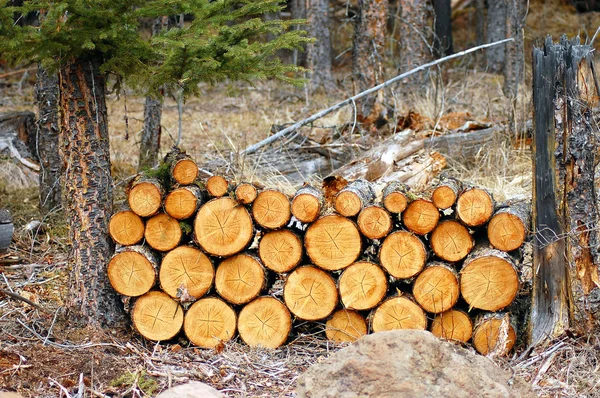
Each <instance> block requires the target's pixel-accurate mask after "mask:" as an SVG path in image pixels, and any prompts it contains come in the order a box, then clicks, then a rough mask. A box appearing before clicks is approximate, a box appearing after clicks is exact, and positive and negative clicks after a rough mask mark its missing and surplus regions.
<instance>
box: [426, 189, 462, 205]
mask: <svg viewBox="0 0 600 398" xmlns="http://www.w3.org/2000/svg"><path fill="white" fill-rule="evenodd" d="M457 198H458V195H457V194H456V192H454V190H453V189H452V188H451V187H449V186H446V185H442V186H439V187H437V188H436V189H435V190H434V191H433V194H432V195H431V201H432V202H433V204H434V205H435V207H437V208H438V209H442V210H444V209H449V208H450V207H452V205H454V203H455V202H456V199H457Z"/></svg>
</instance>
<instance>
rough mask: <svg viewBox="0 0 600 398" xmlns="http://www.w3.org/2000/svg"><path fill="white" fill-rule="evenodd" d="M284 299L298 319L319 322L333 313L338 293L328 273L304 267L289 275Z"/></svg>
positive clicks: (284, 288)
mask: <svg viewBox="0 0 600 398" xmlns="http://www.w3.org/2000/svg"><path fill="white" fill-rule="evenodd" d="M283 298H284V300H285V304H286V305H287V307H288V308H289V309H290V311H291V312H292V313H293V314H294V315H296V316H297V317H298V318H301V319H304V320H307V321H317V320H320V319H324V318H327V317H328V316H329V315H330V314H331V313H332V312H333V310H334V309H335V307H336V306H337V303H338V291H337V287H336V286H335V282H334V280H333V278H332V277H331V276H330V275H329V274H328V273H326V272H325V271H323V270H320V269H318V268H316V267H312V266H303V267H300V268H297V269H296V270H294V271H293V272H291V273H290V274H289V276H288V278H287V280H286V282H285V285H284V287H283Z"/></svg>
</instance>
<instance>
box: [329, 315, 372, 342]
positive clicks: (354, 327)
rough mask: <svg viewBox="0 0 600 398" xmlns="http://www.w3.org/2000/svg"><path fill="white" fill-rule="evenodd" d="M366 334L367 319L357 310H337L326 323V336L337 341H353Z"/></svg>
mask: <svg viewBox="0 0 600 398" xmlns="http://www.w3.org/2000/svg"><path fill="white" fill-rule="evenodd" d="M366 334H367V321H366V320H365V318H364V317H363V316H362V315H360V314H359V313H358V312H356V311H350V310H339V311H336V312H334V313H333V315H332V316H331V317H330V318H329V319H328V320H327V322H326V323H325V336H327V339H328V340H331V341H335V342H336V343H346V342H350V343H351V342H353V341H356V340H357V339H358V338H360V337H362V336H364V335H366Z"/></svg>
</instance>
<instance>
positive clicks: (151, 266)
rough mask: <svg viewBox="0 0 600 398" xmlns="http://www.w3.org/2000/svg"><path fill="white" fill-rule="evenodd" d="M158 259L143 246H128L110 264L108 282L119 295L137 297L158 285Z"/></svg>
mask: <svg viewBox="0 0 600 398" xmlns="http://www.w3.org/2000/svg"><path fill="white" fill-rule="evenodd" d="M156 267H157V263H156V259H155V258H154V256H153V255H152V254H151V253H150V251H149V250H147V249H146V248H144V247H143V246H128V247H127V248H124V249H122V250H120V251H118V252H117V253H116V254H115V255H114V256H113V257H112V258H111V259H110V261H109V262H108V266H107V273H108V280H109V281H110V284H111V285H112V287H113V289H115V290H116V291H117V292H118V293H120V294H123V295H125V296H130V297H137V296H141V295H142V294H145V293H147V292H148V291H149V290H150V289H151V288H152V286H154V284H155V283H156Z"/></svg>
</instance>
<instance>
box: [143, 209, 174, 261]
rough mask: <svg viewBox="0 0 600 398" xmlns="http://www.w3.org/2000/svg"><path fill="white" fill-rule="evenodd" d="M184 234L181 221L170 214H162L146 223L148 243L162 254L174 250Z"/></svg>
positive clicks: (145, 236) (145, 233) (145, 235)
mask: <svg viewBox="0 0 600 398" xmlns="http://www.w3.org/2000/svg"><path fill="white" fill-rule="evenodd" d="M182 236H183V232H182V231H181V226H180V225H179V221H178V220H176V219H174V218H173V217H171V216H170V215H168V214H165V213H160V214H157V215H155V216H153V217H151V218H150V219H149V220H148V221H147V222H146V230H145V231H144V238H145V239H146V243H147V244H148V245H149V246H150V247H152V248H153V249H156V250H158V251H161V252H166V251H169V250H173V249H174V248H176V247H177V245H179V242H181V237H182Z"/></svg>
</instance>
